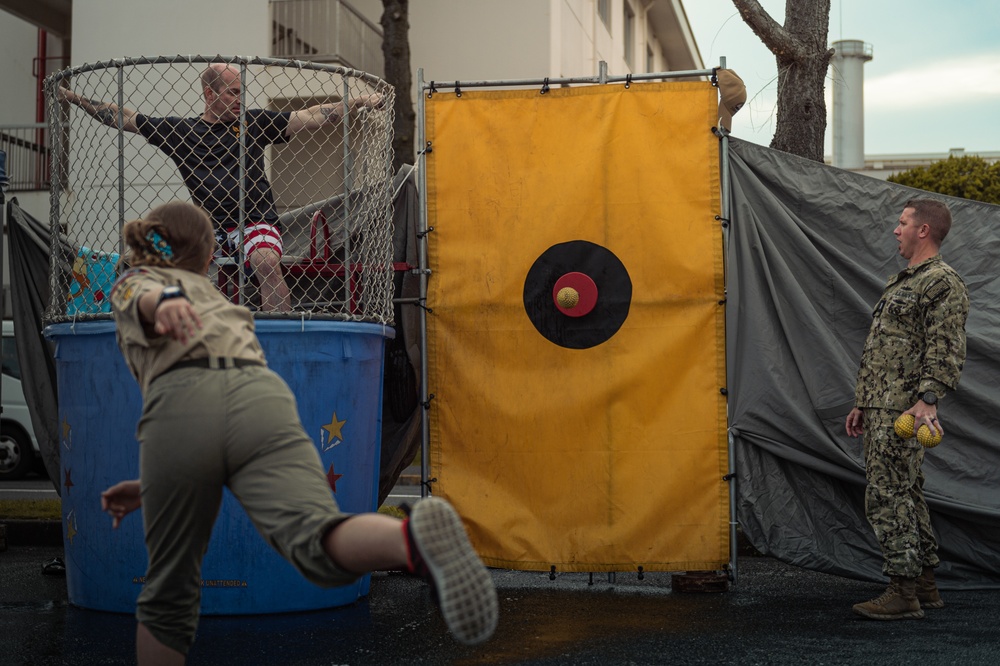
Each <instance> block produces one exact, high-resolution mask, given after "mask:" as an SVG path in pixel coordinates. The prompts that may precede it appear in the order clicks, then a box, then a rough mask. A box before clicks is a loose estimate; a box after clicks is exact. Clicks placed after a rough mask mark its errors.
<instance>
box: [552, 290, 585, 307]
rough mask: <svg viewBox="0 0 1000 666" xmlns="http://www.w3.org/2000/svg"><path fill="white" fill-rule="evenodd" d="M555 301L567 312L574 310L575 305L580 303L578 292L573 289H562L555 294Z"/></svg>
mask: <svg viewBox="0 0 1000 666" xmlns="http://www.w3.org/2000/svg"><path fill="white" fill-rule="evenodd" d="M556 301H557V302H558V303H559V305H561V306H562V307H564V308H566V309H567V310H569V309H572V308H575V307H576V304H577V303H579V302H580V292H578V291H577V290H576V289H574V288H573V287H563V288H562V289H560V290H559V293H558V294H556Z"/></svg>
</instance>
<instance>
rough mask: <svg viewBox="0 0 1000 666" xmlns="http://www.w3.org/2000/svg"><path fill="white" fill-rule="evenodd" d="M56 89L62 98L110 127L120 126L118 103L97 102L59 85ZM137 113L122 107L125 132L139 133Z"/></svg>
mask: <svg viewBox="0 0 1000 666" xmlns="http://www.w3.org/2000/svg"><path fill="white" fill-rule="evenodd" d="M56 91H57V94H58V95H59V98H60V99H63V100H65V101H67V102H69V103H70V104H75V105H76V106H78V107H80V108H81V109H83V110H84V111H86V112H87V113H88V114H90V115H91V116H93V117H94V118H96V119H97V120H98V121H100V122H101V123H103V124H105V125H107V126H108V127H114V128H115V129H117V128H118V121H119V113H118V110H119V109H118V105H117V104H111V103H108V102H95V101H93V100H90V99H87V98H86V97H84V96H83V95H77V94H76V93H75V92H73V91H72V90H70V89H69V88H62V87H59V88H56ZM137 115H138V114H137V113H136V112H135V111H133V110H132V109H127V108H125V107H124V106H123V107H121V115H120V118H121V121H122V127H121V129H122V130H123V131H125V132H132V133H138V132H139V127H138V125H136V123H135V117H136V116H137Z"/></svg>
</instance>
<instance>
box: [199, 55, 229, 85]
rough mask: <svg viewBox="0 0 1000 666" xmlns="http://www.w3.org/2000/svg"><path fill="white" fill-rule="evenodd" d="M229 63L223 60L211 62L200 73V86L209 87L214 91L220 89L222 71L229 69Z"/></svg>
mask: <svg viewBox="0 0 1000 666" xmlns="http://www.w3.org/2000/svg"><path fill="white" fill-rule="evenodd" d="M230 67H231V65H227V64H226V63H224V62H213V63H212V64H211V65H209V66H208V67H206V68H205V71H203V72H202V73H201V87H202V89H204V88H211V89H212V90H213V91H214V92H219V91H220V90H222V73H223V72H224V71H226V70H227V69H229V68H230Z"/></svg>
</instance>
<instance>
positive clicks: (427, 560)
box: [404, 497, 499, 645]
mask: <svg viewBox="0 0 1000 666" xmlns="http://www.w3.org/2000/svg"><path fill="white" fill-rule="evenodd" d="M404 525H405V527H404V531H405V533H406V541H407V550H408V552H409V559H410V562H409V569H410V572H411V573H414V574H417V575H419V576H421V577H422V578H424V579H425V580H427V581H428V582H429V583H430V584H431V585H432V587H433V588H434V591H435V593H436V596H437V602H438V605H439V606H440V608H441V614H442V615H443V616H444V621H445V623H446V624H447V625H448V629H449V630H450V631H451V633H452V634H454V635H455V638H456V639H458V641H459V642H461V643H465V644H466V645H477V644H479V643H482V642H483V641H485V640H487V639H488V638H489V637H490V636H492V635H493V631H494V630H495V629H496V627H497V617H498V614H499V613H498V606H497V592H496V588H495V587H494V586H493V577H492V576H490V572H489V571H487V569H486V567H485V566H484V565H483V563H482V561H481V560H480V559H479V556H478V555H477V554H476V551H475V550H473V548H472V544H471V543H469V537H468V536H467V535H466V533H465V528H464V527H463V526H462V519H461V518H459V517H458V514H457V513H456V512H455V509H453V508H452V506H451V505H450V504H448V502H446V501H444V500H443V499H440V498H437V497H428V498H427V499H424V500H422V501H420V502H418V503H417V504H416V506H414V507H413V511H412V512H411V513H410V516H409V517H408V518H407V519H406V521H405V523H404Z"/></svg>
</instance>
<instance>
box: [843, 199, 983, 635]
mask: <svg viewBox="0 0 1000 666" xmlns="http://www.w3.org/2000/svg"><path fill="white" fill-rule="evenodd" d="M950 229H951V212H950V211H949V210H948V207H947V206H946V205H945V204H944V203H942V202H940V201H937V200H934V199H924V198H920V199H911V200H910V201H908V202H906V204H905V205H904V206H903V212H902V214H901V215H900V216H899V225H898V226H897V227H896V229H895V231H893V234H894V235H895V236H896V239H897V240H898V241H899V254H900V255H902V256H903V258H904V259H907V260H908V262H909V263H908V264H907V267H906V268H905V269H903V270H902V271H901V272H900V273H899V274H898V275H895V276H893V277H892V278H890V279H889V282H888V283H887V284H886V286H885V290H884V291H883V292H882V298H881V299H880V300H879V302H878V304H877V305H876V306H875V311H874V313H873V315H872V316H873V320H872V326H871V330H870V331H869V333H868V339H867V341H866V342H865V348H864V352H863V353H862V355H861V368H860V370H859V371H858V383H857V387H856V389H855V394H854V405H855V406H854V409H852V410H851V413H850V414H848V416H847V424H846V425H847V434H848V435H850V436H851V437H857V436H859V435H864V451H865V471H866V477H867V479H868V487H867V489H866V491H865V510H866V513H867V515H868V521H869V522H870V523H871V525H872V528H873V529H874V530H875V536H876V538H877V539H878V542H879V545H880V546H881V548H882V555H883V558H884V563H883V565H882V571H883V572H884V573H885V574H886V575H888V576H889V578H890V581H891V582H890V584H889V587H888V589H887V590H886V591H885V593H883V594H882V595H881V596H879V597H876V598H875V599H872V600H871V601H867V602H864V603H860V604H856V605H855V606H854V612H855V613H857V614H859V615H862V616H864V617H867V618H871V619H876V620H901V619H919V618H922V617H923V616H924V611H923V610H922V609H923V608H941V607H942V606H944V602H943V601H942V600H941V595H940V594H939V593H938V590H937V585H936V584H935V582H934V567H936V566H937V565H938V564H939V563H940V559H939V558H938V555H937V541H936V540H935V539H934V533H933V531H932V530H931V523H930V513H929V511H928V509H927V502H926V500H925V499H924V492H923V486H924V475H923V472H922V471H921V469H920V466H921V463H923V460H924V448H923V447H922V446H921V445H920V444H919V443H918V441H917V440H916V439H913V438H909V439H903V438H901V437H900V436H899V435H897V434H896V432H895V430H894V428H893V424H894V422H895V420H896V418H897V417H898V416H899V415H900V413H903V414H912V415H913V417H914V419H915V423H914V426H913V427H914V430H916V429H918V428H919V427H920V426H921V425H925V424H926V425H927V426H928V427H929V428H931V429H932V430H937V431H938V432H939V433H942V434H943V433H944V429H943V428H942V427H941V424H940V423H939V422H938V420H937V409H938V402H939V400H940V399H941V398H942V397H943V396H944V395H945V393H947V392H948V391H954V390H955V388H956V387H957V386H958V379H959V376H960V375H961V373H962V366H963V364H964V363H965V320H966V318H967V316H968V314H969V293H968V291H967V290H966V288H965V283H964V282H963V281H962V278H961V277H959V275H958V273H956V272H955V271H954V269H952V268H951V267H950V266H948V264H946V263H944V261H942V259H941V255H940V254H939V251H940V247H941V243H942V241H944V238H945V236H946V235H947V234H948V231H949V230H950Z"/></svg>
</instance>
